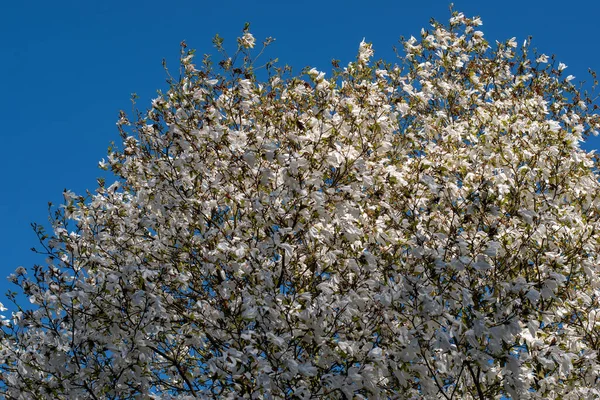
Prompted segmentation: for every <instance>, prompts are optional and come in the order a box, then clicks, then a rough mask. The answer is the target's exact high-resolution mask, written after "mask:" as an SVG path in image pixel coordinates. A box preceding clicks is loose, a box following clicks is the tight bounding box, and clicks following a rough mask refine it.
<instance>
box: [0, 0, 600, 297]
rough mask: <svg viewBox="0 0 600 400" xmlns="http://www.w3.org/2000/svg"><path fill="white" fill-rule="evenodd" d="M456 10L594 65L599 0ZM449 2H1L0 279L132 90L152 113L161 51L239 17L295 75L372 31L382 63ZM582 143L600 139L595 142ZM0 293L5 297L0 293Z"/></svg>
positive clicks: (598, 57)
mask: <svg viewBox="0 0 600 400" xmlns="http://www.w3.org/2000/svg"><path fill="white" fill-rule="evenodd" d="M454 4H455V9H456V10H458V11H462V12H464V13H465V14H467V15H468V16H474V15H479V16H481V17H482V19H483V27H482V30H483V31H484V33H485V35H486V37H487V38H488V40H489V41H490V42H492V43H493V42H494V40H505V39H508V38H510V37H513V36H516V37H517V39H518V40H519V42H522V40H524V39H525V38H526V37H527V36H528V35H532V36H533V45H534V47H537V48H538V50H539V51H540V52H543V53H546V54H556V55H557V57H558V59H559V60H560V61H562V62H564V63H565V64H567V65H568V66H569V69H568V72H569V74H573V75H575V76H576V78H577V79H578V80H579V79H588V75H587V69H588V68H592V69H595V70H597V71H599V72H600V46H599V45H598V31H597V29H598V28H597V26H598V25H597V20H598V15H600V2H598V1H592V0H589V1H583V0H581V1H577V0H575V1H569V2H565V1H560V2H559V1H555V0H543V1H542V0H503V1H482V0H478V1H475V0H456V1H454ZM448 6H449V2H448V1H441V0H428V1H422V2H415V1H410V2H409V1H402V0H395V1H377V0H371V1H310V2H304V1H285V0H278V1H248V0H246V1H228V0H221V1H210V2H208V1H201V0H196V1H191V0H173V1H170V2H166V1H161V2H159V1H155V0H144V1H141V0H119V1H116V0H85V1H82V0H78V1H65V0H63V1H61V0H59V1H52V2H51V1H46V0H12V1H11V0H4V1H2V2H1V5H0V32H1V34H0V43H1V44H0V47H1V50H2V53H1V54H2V56H1V61H0V76H1V79H2V85H1V87H2V95H1V96H0V115H1V116H2V124H1V125H0V134H1V136H2V149H3V152H2V156H1V157H0V177H1V182H2V183H1V187H0V212H1V215H2V218H3V221H2V222H3V223H2V226H3V228H2V229H1V230H0V250H1V257H0V294H3V293H4V292H5V291H6V289H8V288H9V287H10V285H9V284H8V282H7V281H6V280H5V279H4V276H6V275H8V274H10V273H12V272H13V271H14V269H15V268H16V267H17V266H19V265H23V266H25V267H26V268H30V267H31V266H32V265H33V264H34V263H43V262H44V260H43V258H41V257H39V256H36V255H34V254H32V253H31V252H30V251H29V248H30V247H32V246H35V245H36V244H37V240H36V237H35V235H34V234H33V232H32V230H31V228H30V223H31V222H40V223H46V221H47V215H48V214H47V203H48V201H52V202H53V203H55V204H56V203H60V201H61V199H62V196H61V193H62V190H63V189H64V188H68V189H70V190H73V191H74V192H76V193H81V194H84V193H85V190H86V189H90V190H92V191H93V190H94V189H95V187H96V178H97V177H98V176H100V175H101V173H100V172H101V171H99V170H98V168H97V163H98V161H99V160H100V159H101V158H103V157H104V156H105V155H106V149H107V146H108V145H109V143H110V142H111V141H113V140H114V141H118V139H119V136H118V132H117V129H116V127H115V122H116V120H117V115H118V111H119V110H120V109H124V110H126V111H128V110H131V104H130V101H129V99H130V94H131V93H133V92H136V93H137V94H138V95H139V96H140V99H139V101H138V105H139V106H140V108H141V109H145V108H146V107H147V106H148V105H149V102H150V99H151V98H153V97H155V93H156V90H157V89H160V88H162V89H164V88H165V74H164V71H163V69H162V65H161V60H162V59H163V58H165V59H167V62H168V63H169V64H170V65H171V66H172V68H174V69H175V68H176V67H177V62H178V52H179V43H180V42H181V41H182V40H186V41H187V43H188V45H189V46H190V47H191V48H196V49H197V50H198V53H199V54H203V53H208V52H212V51H213V48H212V45H211V38H212V37H213V36H214V34H215V33H219V34H220V35H221V36H222V37H224V38H225V40H226V42H225V44H226V45H227V44H228V43H229V44H230V45H232V46H234V45H235V44H234V43H235V38H236V37H237V36H238V35H239V33H240V31H241V30H242V28H243V26H244V22H246V21H248V22H251V23H252V27H251V31H252V32H253V33H254V34H255V36H256V37H257V39H258V40H259V41H260V40H262V39H264V38H265V37H267V36H273V37H275V38H276V42H275V43H274V44H273V45H272V46H271V47H270V50H269V52H268V54H267V55H268V57H271V58H275V57H278V58H279V60H280V62H281V63H285V64H289V65H291V66H293V67H294V69H295V70H296V71H299V70H300V69H301V68H302V67H304V66H307V65H310V66H315V67H317V68H319V69H322V70H325V71H328V70H329V65H330V64H329V62H330V60H331V59H332V58H336V59H340V60H341V61H342V64H345V63H347V62H348V61H350V60H352V59H354V57H355V55H356V52H357V49H358V44H359V42H360V41H361V39H362V38H363V37H364V38H366V40H367V41H369V42H372V43H373V45H374V49H375V56H376V58H379V57H383V58H386V59H388V60H393V58H394V54H393V51H392V46H393V45H395V44H397V40H398V38H399V37H400V36H401V35H403V36H406V37H409V36H410V35H414V36H418V34H419V32H420V29H421V27H427V26H428V24H429V20H430V18H431V17H434V18H436V19H438V20H439V21H447V19H448V18H449V11H448ZM585 146H586V148H588V149H593V148H600V141H598V140H596V141H592V142H590V143H587V144H586V145H585ZM0 301H2V302H4V303H6V301H5V300H4V298H3V296H0Z"/></svg>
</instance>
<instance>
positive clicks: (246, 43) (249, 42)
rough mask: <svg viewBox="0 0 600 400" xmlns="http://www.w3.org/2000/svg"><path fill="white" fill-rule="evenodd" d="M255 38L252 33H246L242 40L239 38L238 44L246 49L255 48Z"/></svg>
mask: <svg viewBox="0 0 600 400" xmlns="http://www.w3.org/2000/svg"><path fill="white" fill-rule="evenodd" d="M255 41H256V40H255V39H254V36H252V34H251V33H250V32H244V34H243V35H242V37H241V38H238V44H239V45H240V46H241V47H243V48H245V49H252V48H254V43H255Z"/></svg>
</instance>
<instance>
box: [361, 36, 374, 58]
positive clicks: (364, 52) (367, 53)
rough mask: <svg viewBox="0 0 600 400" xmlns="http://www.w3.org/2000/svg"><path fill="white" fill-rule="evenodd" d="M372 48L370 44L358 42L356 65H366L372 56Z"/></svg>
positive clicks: (363, 41)
mask: <svg viewBox="0 0 600 400" xmlns="http://www.w3.org/2000/svg"><path fill="white" fill-rule="evenodd" d="M373 54H374V51H373V46H372V44H371V43H366V42H365V39H363V40H362V41H361V42H360V46H359V47H358V63H359V64H367V63H368V62H369V60H370V59H371V57H372V56H373Z"/></svg>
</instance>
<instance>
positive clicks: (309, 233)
mask: <svg viewBox="0 0 600 400" xmlns="http://www.w3.org/2000/svg"><path fill="white" fill-rule="evenodd" d="M480 25H481V21H480V19H479V18H467V17H465V16H464V15H463V14H461V13H454V14H453V16H452V18H451V19H450V21H449V23H448V24H447V25H442V24H440V23H437V22H434V23H433V25H432V26H431V28H430V29H429V30H423V31H422V32H421V35H420V38H419V39H417V38H414V37H411V38H410V39H408V40H405V41H404V42H403V45H404V51H405V56H404V57H403V60H402V61H403V63H402V64H401V65H391V64H387V63H384V62H382V61H379V62H374V61H372V57H373V48H372V45H371V44H370V43H366V42H364V41H363V42H362V43H361V44H360V46H359V53H358V56H357V58H356V61H354V62H351V63H350V64H348V65H347V66H346V67H345V68H340V67H339V66H337V63H335V64H336V65H335V67H334V69H333V72H332V73H331V74H330V75H331V76H330V77H327V74H326V73H325V72H323V71H318V70H316V69H307V70H306V71H305V73H304V74H303V75H300V76H292V75H291V74H290V73H289V71H288V70H287V69H286V68H279V67H277V66H276V65H275V64H273V63H271V62H269V63H267V64H266V65H265V66H264V71H261V70H259V68H258V67H257V65H256V62H255V60H254V59H253V58H252V54H253V53H252V52H251V49H252V48H253V47H254V46H255V39H254V36H252V34H250V32H248V31H247V30H245V31H244V34H243V36H242V37H241V38H240V39H239V40H238V53H236V56H234V57H231V58H229V57H227V56H225V57H224V59H223V60H222V61H221V62H219V63H218V66H219V67H218V68H213V67H212V64H211V62H210V60H209V59H208V58H205V59H204V61H203V65H202V67H197V66H196V65H194V64H193V61H194V57H193V52H189V51H187V50H185V47H184V48H183V49H182V58H181V63H182V69H181V70H182V76H181V78H180V79H177V80H172V82H171V87H170V89H169V90H168V91H167V92H166V93H164V94H161V95H160V96H159V97H158V98H157V99H155V100H154V101H153V102H152V107H151V108H150V110H149V111H147V112H146V113H144V114H142V115H140V117H139V119H138V120H137V121H135V122H130V121H129V119H127V117H126V116H125V115H124V114H123V115H122V117H121V119H120V120H119V124H118V125H119V129H120V132H121V135H122V138H123V140H122V146H120V148H117V147H114V148H112V149H111V150H110V151H109V154H108V159H107V160H106V161H103V162H102V164H101V166H102V167H103V168H106V169H109V170H110V171H112V172H113V173H114V174H115V176H116V179H115V182H114V183H112V184H110V185H107V184H106V183H105V182H104V181H100V182H99V186H98V188H97V189H96V192H95V193H94V194H91V195H90V196H88V197H87V198H86V197H83V196H78V195H76V194H73V193H71V192H66V193H65V203H64V205H63V206H62V208H60V209H59V210H57V211H56V213H55V214H54V216H53V232H52V233H51V234H45V233H44V232H43V231H42V230H41V228H40V229H39V231H38V233H39V235H40V237H41V239H42V243H43V244H44V248H45V251H46V252H47V253H48V262H47V265H44V266H38V267H35V269H34V270H32V271H30V272H29V273H28V272H27V271H26V270H24V269H21V270H19V271H17V272H16V273H15V274H14V275H13V276H12V279H13V281H14V282H15V283H16V284H18V285H19V286H20V287H21V288H22V291H23V292H24V293H25V294H26V295H27V296H28V297H29V299H30V301H31V303H33V308H32V309H30V308H27V309H25V308H22V309H20V310H21V311H20V312H16V313H14V314H13V315H12V318H8V319H4V320H3V324H4V328H3V329H4V331H3V336H2V342H1V343H0V363H1V364H0V393H2V394H3V395H4V396H6V398H15V399H17V398H23V399H28V398H44V399H97V398H115V399H116V398H119V399H125V398H138V397H139V398H165V399H168V398H172V399H191V398H223V399H227V398H231V399H233V398H273V399H284V398H298V399H312V398H331V399H353V398H358V399H361V398H362V399H367V398H369V399H385V398H398V399H417V398H426V399H442V398H444V399H451V398H461V399H492V398H496V399H500V398H506V397H510V398H514V399H554V398H556V399H558V398H561V399H581V398H596V397H598V396H600V390H599V389H598V387H600V382H599V376H600V354H599V350H600V348H599V346H600V304H599V303H600V297H599V295H600V289H599V288H600V274H599V272H600V271H599V268H600V267H599V265H600V263H599V261H600V248H599V246H600V184H599V181H598V172H597V165H596V159H595V156H594V154H593V153H588V152H586V151H584V150H582V149H581V147H580V144H581V142H582V140H584V139H585V138H586V137H587V136H588V135H590V134H596V133H597V132H596V131H597V130H598V128H599V127H600V117H598V115H597V114H595V113H594V109H595V108H594V107H593V103H592V101H591V100H590V99H589V98H588V97H587V95H586V93H584V92H582V91H580V90H579V89H577V88H576V87H575V86H574V85H573V84H572V83H571V81H572V80H573V77H572V76H570V75H569V76H564V72H563V71H564V69H565V66H564V64H557V63H556V62H555V60H554V58H551V57H548V56H546V55H540V54H532V55H530V54H529V53H531V50H530V47H529V43H527V42H526V43H524V44H523V45H522V46H519V45H518V44H517V42H516V40H515V39H510V40H508V41H506V42H503V43H497V44H496V46H495V47H493V48H492V47H491V46H490V44H489V43H488V42H487V41H486V40H485V38H484V35H483V33H482V32H481V31H480V30H478V29H479V26H480ZM219 46H220V42H219ZM238 55H239V57H238ZM219 68H220V69H219ZM259 71H260V73H261V74H265V75H267V76H268V77H267V78H266V79H263V80H260V79H259V78H258V77H257V74H258V72H259Z"/></svg>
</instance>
